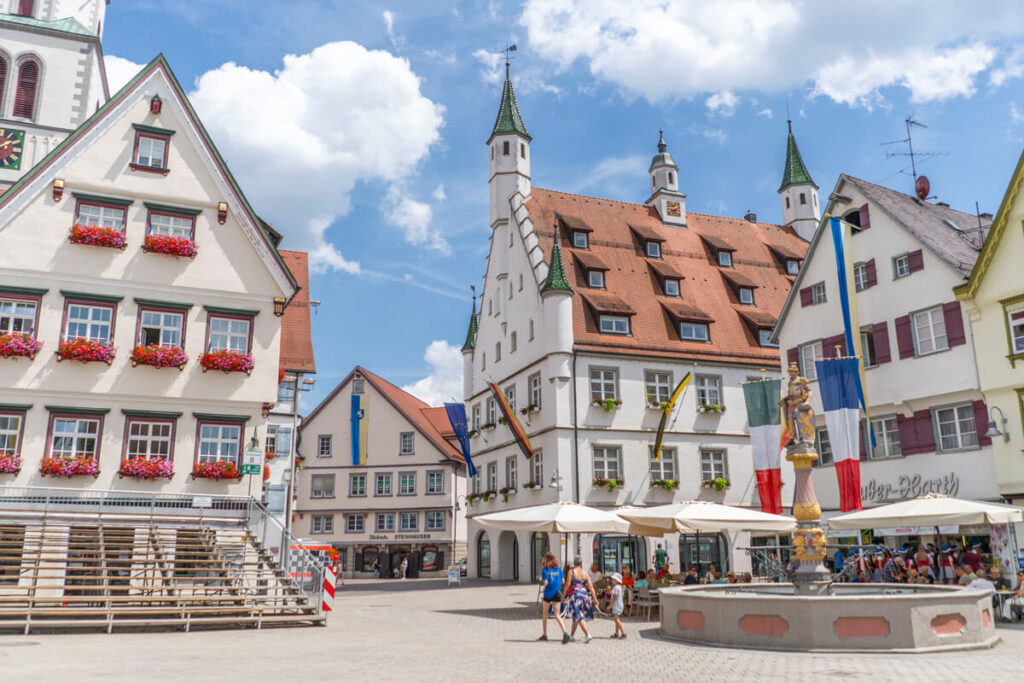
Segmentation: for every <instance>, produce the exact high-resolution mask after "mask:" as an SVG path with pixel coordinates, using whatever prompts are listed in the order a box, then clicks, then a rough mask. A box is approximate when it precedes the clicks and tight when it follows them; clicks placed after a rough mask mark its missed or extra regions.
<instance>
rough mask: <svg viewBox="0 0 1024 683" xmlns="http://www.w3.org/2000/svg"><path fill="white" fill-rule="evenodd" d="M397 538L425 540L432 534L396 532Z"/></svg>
mask: <svg viewBox="0 0 1024 683" xmlns="http://www.w3.org/2000/svg"><path fill="white" fill-rule="evenodd" d="M395 538H396V539H404V540H408V541H420V540H422V541H425V540H427V539H429V538H430V534H395Z"/></svg>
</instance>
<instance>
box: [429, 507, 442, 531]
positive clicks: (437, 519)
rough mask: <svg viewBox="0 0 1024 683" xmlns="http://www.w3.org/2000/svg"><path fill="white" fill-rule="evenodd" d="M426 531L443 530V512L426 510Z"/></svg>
mask: <svg viewBox="0 0 1024 683" xmlns="http://www.w3.org/2000/svg"><path fill="white" fill-rule="evenodd" d="M427 531H444V512H443V511H441V510H430V511H429V512H427Z"/></svg>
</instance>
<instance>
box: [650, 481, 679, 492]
mask: <svg viewBox="0 0 1024 683" xmlns="http://www.w3.org/2000/svg"><path fill="white" fill-rule="evenodd" d="M654 487H658V488H661V489H665V490H666V491H676V490H678V489H679V480H678V479H651V488H654Z"/></svg>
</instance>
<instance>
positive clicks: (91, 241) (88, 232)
mask: <svg viewBox="0 0 1024 683" xmlns="http://www.w3.org/2000/svg"><path fill="white" fill-rule="evenodd" d="M68 240H70V241H71V243H72V244H85V245H88V246H90V247H110V248H111V249H124V247H125V244H126V242H125V239H124V231H123V230H121V229H120V228H101V227H99V226H98V225H82V224H81V223H75V224H74V225H72V226H71V232H70V233H69V234H68Z"/></svg>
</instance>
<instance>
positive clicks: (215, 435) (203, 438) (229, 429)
mask: <svg viewBox="0 0 1024 683" xmlns="http://www.w3.org/2000/svg"><path fill="white" fill-rule="evenodd" d="M243 426H244V425H243V424H241V423H239V422H231V423H228V422H217V421H214V420H213V419H202V418H201V419H200V421H199V439H198V444H197V451H198V453H197V457H196V460H197V462H199V463H206V462H230V463H234V464H235V465H238V455H239V453H241V452H242V427H243Z"/></svg>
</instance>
